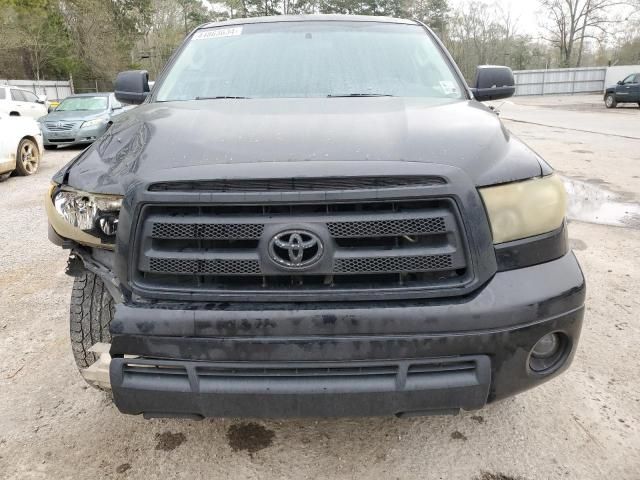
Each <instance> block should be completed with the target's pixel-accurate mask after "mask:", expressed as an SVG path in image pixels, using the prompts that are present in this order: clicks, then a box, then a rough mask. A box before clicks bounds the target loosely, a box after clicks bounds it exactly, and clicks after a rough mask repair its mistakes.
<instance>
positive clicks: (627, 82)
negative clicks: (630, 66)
mask: <svg viewBox="0 0 640 480" xmlns="http://www.w3.org/2000/svg"><path fill="white" fill-rule="evenodd" d="M619 103H637V104H638V106H639V107H640V73H632V74H631V75H627V76H626V77H625V78H624V80H620V81H619V82H618V83H617V84H615V85H613V86H610V87H607V89H606V90H605V92H604V104H605V106H606V107H607V108H616V107H617V106H618V104H619Z"/></svg>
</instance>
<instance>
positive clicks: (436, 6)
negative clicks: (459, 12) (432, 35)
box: [410, 0, 451, 37]
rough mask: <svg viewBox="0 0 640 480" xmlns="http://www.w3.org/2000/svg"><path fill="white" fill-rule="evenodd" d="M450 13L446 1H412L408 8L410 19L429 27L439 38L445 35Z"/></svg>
mask: <svg viewBox="0 0 640 480" xmlns="http://www.w3.org/2000/svg"><path fill="white" fill-rule="evenodd" d="M450 12H451V8H450V7H449V2H448V1H447V0H414V1H413V3H412V5H411V7H410V14H411V17H412V18H415V19H416V20H420V21H421V22H422V23H424V24H426V25H428V26H429V27H431V28H432V29H433V30H434V31H435V32H436V33H437V34H438V35H439V36H440V37H443V36H444V35H445V30H446V26H447V23H448V21H449V13H450Z"/></svg>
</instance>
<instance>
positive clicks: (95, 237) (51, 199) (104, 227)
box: [47, 185, 122, 248]
mask: <svg viewBox="0 0 640 480" xmlns="http://www.w3.org/2000/svg"><path fill="white" fill-rule="evenodd" d="M121 206H122V197H121V196H119V195H103V194H94V193H87V192H82V191H79V190H75V189H73V188H71V187H67V186H62V187H61V186H59V185H53V186H52V187H51V189H50V190H49V194H48V198H47V215H48V217H49V221H50V222H51V226H52V227H53V229H54V230H55V231H56V232H57V233H58V234H59V235H61V236H63V237H65V238H69V239H71V240H75V241H77V242H79V243H83V244H89V245H92V246H99V247H106V248H112V247H113V244H114V243H115V235H116V231H117V229H118V216H119V214H120V207H121Z"/></svg>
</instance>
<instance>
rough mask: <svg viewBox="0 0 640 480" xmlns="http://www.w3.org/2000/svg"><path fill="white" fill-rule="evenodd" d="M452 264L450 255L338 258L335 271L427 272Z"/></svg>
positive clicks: (444, 268) (445, 267)
mask: <svg viewBox="0 0 640 480" xmlns="http://www.w3.org/2000/svg"><path fill="white" fill-rule="evenodd" d="M452 266H453V258H452V256H451V255H425V256H420V257H379V258H338V259H336V262H335V264H334V269H335V272H336V273H389V272H398V273H402V272H428V271H434V270H447V269H450V268H451V267H452Z"/></svg>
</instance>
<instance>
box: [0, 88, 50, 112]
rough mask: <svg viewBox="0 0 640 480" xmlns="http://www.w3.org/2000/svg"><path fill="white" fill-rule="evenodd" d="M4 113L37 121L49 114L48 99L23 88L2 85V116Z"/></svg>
mask: <svg viewBox="0 0 640 480" xmlns="http://www.w3.org/2000/svg"><path fill="white" fill-rule="evenodd" d="M3 113H4V114H7V115H9V116H16V117H18V116H20V117H31V118H33V119H35V120H37V119H38V118H40V117H42V116H43V115H46V114H47V97H46V95H36V94H35V93H33V92H30V91H29V90H25V89H23V88H17V87H13V86H11V85H0V114H3Z"/></svg>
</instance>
